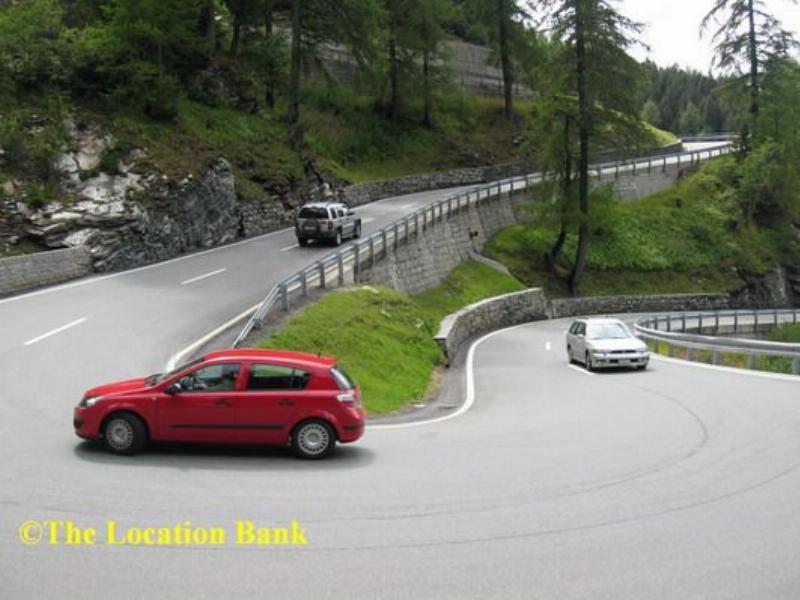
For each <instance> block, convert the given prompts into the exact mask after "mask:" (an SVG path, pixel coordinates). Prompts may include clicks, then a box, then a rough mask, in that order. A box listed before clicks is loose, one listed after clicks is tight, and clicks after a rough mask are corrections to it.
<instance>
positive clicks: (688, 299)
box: [550, 294, 731, 319]
mask: <svg viewBox="0 0 800 600" xmlns="http://www.w3.org/2000/svg"><path fill="white" fill-rule="evenodd" d="M730 305H731V299H730V296H729V295H728V294H664V295H658V296H604V297H597V298H556V299H554V300H551V301H550V317H551V318H553V319H559V318H563V317H576V316H583V315H613V314H617V313H637V312H669V311H684V310H715V309H723V308H730Z"/></svg>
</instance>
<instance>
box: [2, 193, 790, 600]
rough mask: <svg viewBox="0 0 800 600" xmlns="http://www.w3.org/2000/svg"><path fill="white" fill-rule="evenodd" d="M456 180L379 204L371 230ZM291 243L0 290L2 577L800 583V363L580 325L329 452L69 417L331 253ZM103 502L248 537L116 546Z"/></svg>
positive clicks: (528, 336) (551, 331) (526, 346)
mask: <svg viewBox="0 0 800 600" xmlns="http://www.w3.org/2000/svg"><path fill="white" fill-rule="evenodd" d="M442 193H444V192H432V193H428V194H420V195H415V196H413V197H405V198H398V199H392V200H389V201H384V202H381V203H377V204H374V205H371V206H368V207H363V208H362V209H359V212H360V213H361V215H362V218H363V219H365V221H366V220H369V219H373V220H370V221H369V222H367V223H366V227H365V230H367V231H369V230H370V228H373V227H378V226H380V225H382V224H383V223H385V222H389V221H391V220H393V219H394V218H396V217H397V216H398V215H400V214H402V213H405V212H408V211H409V210H412V209H413V208H414V207H415V206H416V205H417V203H424V202H429V201H432V200H433V199H435V198H437V197H440V196H441V194H442ZM293 245H294V239H293V235H292V233H291V232H278V233H276V234H272V235H269V236H264V237H262V238H260V239H257V240H252V241H249V242H246V243H243V244H239V245H236V246H231V247H227V248H223V249H219V250H216V251H213V252H209V253H205V254H197V255H192V256H190V257H185V258H183V259H180V260H177V261H173V262H170V263H165V264H161V265H157V266H154V267H152V268H148V269H142V270H137V271H132V272H127V273H123V274H119V275H116V276H112V277H108V278H95V279H92V280H86V281H83V282H79V283H78V284H77V285H68V286H62V287H60V288H53V289H51V290H45V291H44V293H39V294H35V295H27V296H22V297H18V298H12V299H9V300H6V301H0V327H1V328H2V329H1V330H2V335H1V336H0V366H2V372H3V375H4V385H3V393H2V402H1V403H0V424H2V425H0V427H1V428H2V429H0V431H1V432H2V440H3V441H2V448H3V460H2V463H0V515H2V519H1V520H0V597H3V598H12V599H16V598H55V597H58V598H64V597H71V596H81V597H88V598H95V597H96V598H107V597H111V596H112V595H113V596H114V597H118V598H142V597H151V596H158V597H162V598H185V597H193V598H217V597H221V596H223V595H236V596H237V597H261V598H263V597H308V596H312V597H316V598H334V597H337V598H340V597H351V598H378V597H380V598H466V597H469V598H587V597H588V598H615V599H616V598H682V599H683V598H758V599H762V598H787V599H788V598H797V597H800V517H798V516H797V515H796V509H797V506H799V505H800V470H798V467H800V435H798V434H800V404H798V402H797V399H798V397H800V396H798V391H800V387H798V382H797V380H791V379H780V378H768V377H759V376H755V375H752V374H737V373H730V372H726V371H715V370H710V369H701V368H696V367H691V366H686V365H682V364H675V363H671V362H655V363H654V364H653V366H652V368H651V369H650V370H648V371H646V372H644V373H633V372H631V373H628V372H622V373H602V374H597V375H588V374H586V373H585V372H584V371H583V370H581V369H580V368H577V367H576V368H572V367H569V366H568V365H567V364H566V360H565V355H564V351H563V348H562V346H563V341H562V338H563V330H564V329H565V328H566V322H563V321H562V322H559V321H554V322H543V323H535V324H531V325H527V326H524V327H520V328H515V329H512V330H508V331H505V332H501V333H499V334H496V335H493V336H491V337H489V338H487V339H485V340H484V341H483V342H482V343H481V344H480V345H479V346H478V347H477V348H476V349H475V353H474V369H473V374H472V377H474V384H475V387H474V389H475V395H474V400H475V401H474V404H473V405H472V407H471V409H470V410H469V411H467V412H466V413H464V414H462V415H461V416H459V417H457V418H455V419H451V420H448V421H442V422H438V423H433V424H427V425H416V426H410V427H392V428H372V429H370V430H368V432H367V435H366V436H365V437H364V439H363V440H362V441H361V442H359V443H358V444H356V445H353V446H347V447H342V448H340V449H339V451H338V452H337V453H336V454H335V455H334V456H333V457H332V458H331V459H329V460H327V461H324V462H321V463H308V462H301V461H297V460H295V459H294V458H292V457H291V455H290V454H289V453H288V452H286V451H284V450H275V449H272V450H269V449H268V450H261V449H235V448H213V447H211V448H209V447H200V448H197V447H192V448H186V447H180V446H160V447H157V448H155V449H153V450H152V451H150V452H145V453H143V454H141V455H139V456H136V457H133V458H119V457H114V456H111V455H109V454H106V453H105V452H103V451H102V450H99V449H97V448H95V447H94V446H91V445H87V444H84V443H82V442H80V441H79V440H78V439H77V438H75V437H74V436H73V434H72V431H71V411H72V406H73V405H74V404H75V403H76V401H77V400H78V399H79V397H80V394H81V393H82V391H83V390H84V389H85V388H87V387H89V386H90V385H93V384H96V383H98V382H103V381H107V380H109V379H115V378H123V377H127V376H129V375H138V374H141V373H146V372H150V371H156V370H159V369H160V367H161V366H162V365H163V364H164V362H165V361H166V359H167V358H168V357H169V356H170V355H171V354H173V353H174V352H175V351H177V350H178V349H180V348H181V347H183V346H185V345H186V344H187V343H189V342H190V341H192V340H193V339H194V338H196V337H197V336H198V335H200V334H202V333H204V332H206V331H208V330H210V329H212V328H213V327H215V326H216V325H218V324H220V323H221V322H223V321H226V320H227V319H229V318H230V317H231V316H233V315H235V314H237V313H238V312H241V311H242V310H243V309H244V308H246V307H248V306H251V305H252V304H253V303H254V302H256V301H257V300H258V299H259V298H260V297H261V296H262V295H263V293H264V291H265V290H266V289H267V287H269V285H271V284H272V283H274V281H276V280H278V279H279V278H281V277H283V276H285V275H287V274H289V273H290V272H291V271H293V270H295V269H296V268H298V267H300V266H302V265H303V264H305V263H306V262H308V261H310V260H311V259H312V258H313V257H315V256H316V253H319V252H328V251H329V249H327V248H323V249H312V248H307V249H306V248H304V249H299V248H293V247H292V246H293ZM221 269H226V270H225V271H221ZM215 271H216V273H215V274H213V275H209V276H207V277H205V278H203V279H196V278H198V277H203V276H204V275H208V274H209V273H214V272H215ZM192 279H194V280H195V281H191V280H192ZM182 284H184V285H182ZM82 319H83V320H82ZM67 325H71V326H70V327H68V328H66V329H62V328H64V327H65V326H67ZM51 333H52V335H48V334H51ZM42 336H47V337H42ZM548 348H549V349H548ZM468 370H469V369H468ZM245 519H251V520H253V521H255V522H256V523H258V524H260V525H264V526H276V525H285V524H287V523H288V522H290V521H291V520H297V521H299V522H300V523H301V525H302V527H304V528H305V530H306V534H307V539H308V542H309V545H308V546H307V547H304V548H275V547H266V548H257V547H252V546H242V545H235V544H234V543H233V542H234V539H233V538H234V537H235V536H234V533H235V526H234V523H235V522H236V521H237V520H245ZM28 520H38V521H41V520H62V521H64V520H71V521H73V522H74V523H75V524H76V525H77V526H78V527H83V528H85V527H95V528H97V529H98V530H100V535H99V543H98V544H97V545H95V546H72V547H69V546H65V545H63V543H62V544H60V545H57V546H52V545H49V544H46V543H42V544H38V545H30V546H29V545H25V544H23V543H22V542H20V540H19V539H18V528H19V526H20V525H21V524H22V523H23V522H25V521H28ZM108 520H115V521H116V522H117V523H118V525H117V527H118V530H120V531H121V530H125V529H126V528H127V527H133V526H136V527H172V526H174V525H175V524H177V523H181V522H184V521H190V522H191V523H192V524H194V525H196V526H205V527H221V528H223V529H224V530H226V532H227V533H228V540H227V541H228V543H227V544H226V545H224V546H220V547H203V548H187V547H180V546H178V547H176V546H173V547H169V548H159V547H141V546H138V547H134V546H108V545H106V544H105V543H103V541H104V540H105V526H106V523H107V521H108Z"/></svg>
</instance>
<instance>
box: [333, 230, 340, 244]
mask: <svg viewBox="0 0 800 600" xmlns="http://www.w3.org/2000/svg"><path fill="white" fill-rule="evenodd" d="M333 245H334V246H341V245H342V230H341V229H339V230H338V231H337V232H336V237H335V238H333Z"/></svg>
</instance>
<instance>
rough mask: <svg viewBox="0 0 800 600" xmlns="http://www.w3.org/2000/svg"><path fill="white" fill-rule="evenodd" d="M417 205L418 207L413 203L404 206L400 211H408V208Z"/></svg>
mask: <svg viewBox="0 0 800 600" xmlns="http://www.w3.org/2000/svg"><path fill="white" fill-rule="evenodd" d="M416 205H417V203H416V202H412V203H411V204H403V206H401V207H400V210H406V209H407V208H411V207H413V206H416Z"/></svg>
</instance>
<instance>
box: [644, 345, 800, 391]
mask: <svg viewBox="0 0 800 600" xmlns="http://www.w3.org/2000/svg"><path fill="white" fill-rule="evenodd" d="M650 358H651V360H652V359H655V360H657V361H663V362H667V363H672V364H676V365H682V366H685V367H696V368H698V369H711V370H712V371H723V372H725V373H732V374H734V375H746V376H748V377H762V378H764V379H779V380H781V381H793V382H794V383H800V375H786V374H783V373H770V372H769V371H756V370H754V369H739V368H737V367H725V366H723V365H709V364H707V363H701V362H694V361H689V360H683V359H681V358H670V357H669V356H663V355H661V354H655V353H653V352H651V353H650Z"/></svg>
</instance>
